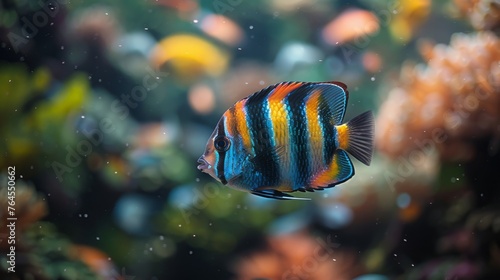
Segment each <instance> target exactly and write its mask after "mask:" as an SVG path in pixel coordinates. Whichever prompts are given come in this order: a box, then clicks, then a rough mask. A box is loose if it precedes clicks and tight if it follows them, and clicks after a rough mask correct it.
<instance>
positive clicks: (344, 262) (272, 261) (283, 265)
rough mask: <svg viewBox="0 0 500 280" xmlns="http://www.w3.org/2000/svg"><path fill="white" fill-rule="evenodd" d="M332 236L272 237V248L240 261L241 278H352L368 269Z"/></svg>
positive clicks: (238, 263)
mask: <svg viewBox="0 0 500 280" xmlns="http://www.w3.org/2000/svg"><path fill="white" fill-rule="evenodd" d="M336 247H338V245H337V246H334V243H333V242H332V240H330V237H329V236H328V237H327V238H326V239H321V238H319V237H318V238H316V239H314V238H312V237H310V236H308V235H307V234H305V233H295V234H290V235H281V236H276V237H271V238H269V240H268V248H267V249H266V250H263V251H256V252H253V253H250V254H249V255H246V256H245V257H243V258H242V259H240V260H239V261H238V262H237V263H236V267H235V268H236V273H237V279H257V278H258V279H264V278H265V279H313V280H314V279H322V280H323V279H352V278H354V277H356V276H358V275H360V274H362V273H363V272H364V269H363V268H362V266H361V265H360V264H359V262H358V261H357V257H356V253H354V252H351V251H347V250H345V249H342V250H340V249H337V248H336Z"/></svg>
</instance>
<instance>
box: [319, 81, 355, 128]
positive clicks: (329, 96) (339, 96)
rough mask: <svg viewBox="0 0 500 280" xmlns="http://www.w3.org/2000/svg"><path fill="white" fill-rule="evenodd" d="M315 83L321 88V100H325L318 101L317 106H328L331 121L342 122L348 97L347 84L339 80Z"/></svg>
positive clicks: (337, 123) (336, 123)
mask: <svg viewBox="0 0 500 280" xmlns="http://www.w3.org/2000/svg"><path fill="white" fill-rule="evenodd" d="M316 85H317V86H318V87H319V88H320V89H321V91H322V95H321V96H322V100H324V101H325V102H320V104H319V106H320V107H321V106H328V108H329V109H330V112H331V118H332V120H333V123H334V124H335V125H339V124H342V121H343V120H344V115H345V111H346V108H347V100H348V98H349V92H348V91H347V86H346V85H345V84H344V83H341V82H327V83H317V84H316Z"/></svg>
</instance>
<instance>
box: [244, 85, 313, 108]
mask: <svg viewBox="0 0 500 280" xmlns="http://www.w3.org/2000/svg"><path fill="white" fill-rule="evenodd" d="M302 84H306V83H302V82H281V83H278V84H274V85H270V86H268V87H266V88H264V89H261V90H260V91H257V92H255V93H253V94H251V95H250V96H248V97H247V102H246V104H247V105H255V104H260V103H261V102H263V101H264V100H265V99H266V98H267V97H272V96H274V98H281V99H283V98H284V97H285V96H287V95H288V94H289V93H290V92H291V91H292V90H294V89H296V88H297V87H299V86H301V85H302Z"/></svg>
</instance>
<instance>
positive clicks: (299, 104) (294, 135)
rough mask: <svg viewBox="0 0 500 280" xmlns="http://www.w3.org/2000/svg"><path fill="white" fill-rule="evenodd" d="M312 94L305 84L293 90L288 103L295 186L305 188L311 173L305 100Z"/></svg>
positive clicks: (308, 85)
mask: <svg viewBox="0 0 500 280" xmlns="http://www.w3.org/2000/svg"><path fill="white" fill-rule="evenodd" d="M310 93H311V85H310V84H305V85H303V86H301V87H299V88H297V89H295V90H293V91H292V92H291V93H290V94H289V95H288V97H287V99H286V102H287V105H288V110H289V112H288V113H289V116H288V118H289V127H290V143H291V145H292V147H295V148H296V150H295V151H293V153H294V155H293V156H292V158H293V164H295V170H296V172H295V174H294V175H295V176H296V178H295V180H294V181H295V184H296V185H298V186H304V185H306V183H307V179H308V175H309V173H310V162H309V140H310V137H309V129H308V126H307V117H306V111H305V100H306V97H307V96H308V94H310Z"/></svg>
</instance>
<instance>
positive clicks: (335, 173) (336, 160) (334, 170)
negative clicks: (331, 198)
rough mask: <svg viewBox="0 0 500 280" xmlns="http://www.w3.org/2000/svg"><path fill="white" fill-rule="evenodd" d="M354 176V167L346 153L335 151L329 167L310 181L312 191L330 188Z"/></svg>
mask: <svg viewBox="0 0 500 280" xmlns="http://www.w3.org/2000/svg"><path fill="white" fill-rule="evenodd" d="M353 175H354V167H353V165H352V162H351V160H350V159H349V156H348V155H347V153H346V152H345V151H343V150H337V151H335V154H334V155H333V158H332V162H331V163H330V165H329V166H328V167H327V168H326V169H325V170H323V171H321V172H320V173H318V175H316V176H315V177H314V178H313V180H312V181H311V183H310V185H311V187H310V188H312V189H315V190H320V189H324V188H331V187H333V186H335V185H337V184H340V183H343V182H345V181H347V180H349V179H350V178H351V177H352V176H353Z"/></svg>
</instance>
